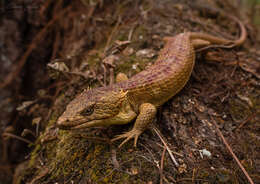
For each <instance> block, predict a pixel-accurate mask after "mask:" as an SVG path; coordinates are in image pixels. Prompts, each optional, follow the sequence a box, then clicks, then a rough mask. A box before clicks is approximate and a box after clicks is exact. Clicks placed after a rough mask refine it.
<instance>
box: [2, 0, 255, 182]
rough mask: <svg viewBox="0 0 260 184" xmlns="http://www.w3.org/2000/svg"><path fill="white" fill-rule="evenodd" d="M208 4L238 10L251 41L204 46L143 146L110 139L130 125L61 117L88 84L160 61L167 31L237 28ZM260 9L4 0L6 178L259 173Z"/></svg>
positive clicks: (237, 178) (222, 32)
mask: <svg viewBox="0 0 260 184" xmlns="http://www.w3.org/2000/svg"><path fill="white" fill-rule="evenodd" d="M201 6H203V7H209V8H211V9H212V8H218V9H221V10H223V11H225V12H227V13H228V14H230V15H233V16H235V17H237V18H239V19H240V20H241V21H242V22H243V23H244V24H245V26H246V29H247V32H248V36H247V40H246V41H245V43H244V44H243V45H242V46H240V47H236V48H232V49H223V48H211V49H206V50H203V51H200V52H197V53H196V65H195V68H194V71H193V73H192V76H191V78H190V80H189V82H188V83H187V85H186V86H185V87H184V89H183V90H182V91H181V92H179V93H178V94H177V95H176V96H175V97H173V98H172V99H171V100H169V101H168V102H167V103H165V104H164V105H163V106H162V107H161V108H160V109H159V112H158V114H157V118H156V121H155V122H154V125H153V128H151V129H148V130H147V131H145V132H144V133H143V134H142V135H141V136H140V138H139V141H138V144H137V148H134V147H133V141H129V142H128V143H127V144H125V145H124V146H123V147H122V148H121V149H118V148H117V146H118V145H119V144H120V142H119V141H118V142H113V143H111V141H110V139H112V138H114V137H115V136H116V135H118V134H120V133H122V132H125V131H127V130H129V129H131V127H132V126H133V123H130V124H128V125H122V126H121V125H120V126H111V127H103V128H91V129H86V130H78V131H66V130H60V129H58V128H57V127H56V124H55V123H56V121H57V118H58V117H59V116H60V115H61V113H62V112H63V111H64V109H65V107H66V105H67V104H68V103H69V102H70V101H71V100H72V99H73V98H74V97H75V96H76V95H77V94H78V93H80V92H81V91H83V90H84V89H86V88H95V87H99V86H106V85H109V84H110V83H111V82H112V81H113V78H114V77H115V76H116V74H117V73H119V72H123V73H125V74H127V76H128V77H131V76H133V75H134V74H136V73H138V72H140V71H142V70H143V69H145V68H146V67H149V66H150V65H151V64H153V63H154V62H155V61H156V58H157V56H158V53H159V50H160V49H161V48H162V47H163V46H164V42H163V37H165V36H174V35H177V34H179V33H182V32H185V31H194V32H198V31H200V32H206V33H209V34H212V35H215V36H218V37H224V38H227V39H236V38H237V37H239V28H238V26H237V25H236V24H235V23H234V22H233V21H231V20H230V19H228V18H227V17H225V16H222V15H221V14H216V13H215V12H214V11H213V12H211V11H210V10H205V9H203V8H200V7H201ZM259 12H260V2H259V1H258V0H252V1H249V0H248V1H246V0H244V1H241V0H227V1H221V0H194V1H189V0H143V1H138V0H118V1H116V0H112V1H111V0H90V1H88V0H75V1H68V0H57V1H51V0H46V1H42V0H41V1H32V0H14V1H12V2H9V1H5V0H3V1H1V2H0V13H1V18H0V51H1V52H0V60H1V65H0V66H1V67H0V89H1V90H0V108H1V113H0V135H1V139H0V183H13V184H22V183H30V184H38V183H43V184H45V183H46V184H47V183H82V184H83V183H147V184H148V183H149V184H152V183H155V184H156V183H181V184H182V183H183V184H185V183H196V184H200V183H201V184H206V183H234V184H237V183H242V184H243V183H250V179H251V180H252V182H254V183H260V174H259V173H260V153H259V152H260V120H259V119H260V116H259V115H260V32H259V31H260V13H259ZM156 130H158V131H159V135H161V136H162V140H161V138H160V136H159V135H158V133H156ZM222 136H223V137H222ZM165 144H166V145H167V147H166V146H165ZM231 152H232V153H234V155H235V156H234V155H232V154H231ZM236 158H237V160H238V161H236V160H235V159H236ZM174 159H176V162H175V161H174ZM239 164H241V166H239ZM241 168H244V171H243V170H242V169H241ZM252 182H251V183H252Z"/></svg>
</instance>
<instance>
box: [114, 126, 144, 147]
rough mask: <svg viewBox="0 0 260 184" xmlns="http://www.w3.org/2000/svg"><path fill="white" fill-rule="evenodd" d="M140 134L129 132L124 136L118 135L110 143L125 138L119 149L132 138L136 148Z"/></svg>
mask: <svg viewBox="0 0 260 184" xmlns="http://www.w3.org/2000/svg"><path fill="white" fill-rule="evenodd" d="M141 133H142V132H140V131H137V130H131V131H129V132H126V133H124V134H121V135H118V136H117V137H116V138H114V139H112V140H111V141H112V142H114V141H116V140H119V139H124V138H125V140H124V141H123V142H122V143H121V144H120V145H119V146H118V147H119V148H121V147H122V146H123V145H124V144H125V143H126V142H128V141H129V140H130V139H132V138H134V147H136V144H137V140H138V137H139V135H140V134H141Z"/></svg>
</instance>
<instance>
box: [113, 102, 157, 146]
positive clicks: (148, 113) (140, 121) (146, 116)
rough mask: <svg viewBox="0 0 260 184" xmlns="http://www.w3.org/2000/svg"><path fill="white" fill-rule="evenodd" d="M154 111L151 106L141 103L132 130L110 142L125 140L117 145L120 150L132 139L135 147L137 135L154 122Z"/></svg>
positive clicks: (153, 107)
mask: <svg viewBox="0 0 260 184" xmlns="http://www.w3.org/2000/svg"><path fill="white" fill-rule="evenodd" d="M156 111H157V110H156V107H155V106H154V105H153V104H150V103H143V104H142V105H140V107H139V115H138V116H137V118H136V121H135V124H134V127H133V129H132V130H130V131H129V132H126V133H124V134H121V135H119V136H117V137H116V138H114V139H112V142H113V141H116V140H118V139H123V138H125V140H124V141H123V142H122V143H121V144H120V145H119V148H120V147H122V146H123V145H124V144H125V143H126V142H128V141H129V140H130V139H132V138H134V147H136V144H137V140H138V137H139V135H141V134H142V132H143V131H144V130H145V129H146V128H147V126H148V125H149V124H150V123H151V122H152V121H153V120H154V118H155V116H156Z"/></svg>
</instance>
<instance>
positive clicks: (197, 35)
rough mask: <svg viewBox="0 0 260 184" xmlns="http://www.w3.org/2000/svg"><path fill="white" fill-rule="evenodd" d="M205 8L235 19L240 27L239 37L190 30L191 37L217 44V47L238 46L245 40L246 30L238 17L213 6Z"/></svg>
mask: <svg viewBox="0 0 260 184" xmlns="http://www.w3.org/2000/svg"><path fill="white" fill-rule="evenodd" d="M207 9H210V10H213V11H215V12H217V13H220V14H221V15H223V16H225V17H228V18H229V19H231V20H233V21H235V22H236V23H237V24H238V26H239V28H240V37H239V38H238V39H237V40H228V39H224V38H219V37H216V36H212V35H209V34H206V33H196V32H191V33H190V38H191V39H201V40H204V41H208V42H210V44H217V45H219V47H224V48H232V47H234V46H239V45H241V44H242V43H244V41H245V40H246V37H247V31H246V28H245V26H244V24H243V23H242V22H241V21H240V20H239V19H238V18H236V17H234V16H231V15H228V14H227V13H225V12H223V11H221V10H219V9H213V8H207Z"/></svg>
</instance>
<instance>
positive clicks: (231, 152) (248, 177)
mask: <svg viewBox="0 0 260 184" xmlns="http://www.w3.org/2000/svg"><path fill="white" fill-rule="evenodd" d="M210 118H211V121H212V122H213V124H214V126H215V127H216V130H217V133H218V135H219V136H220V138H221V139H222V141H223V143H224V144H225V146H226V148H227V150H228V151H229V152H230V154H231V155H232V157H233V158H234V159H235V161H236V163H237V164H238V166H239V167H240V169H241V170H242V171H243V173H244V175H245V176H246V178H247V179H248V181H249V183H250V184H254V182H253V180H252V179H251V177H250V176H249V174H248V173H247V171H246V170H245V168H244V167H243V165H242V164H241V163H240V161H239V160H238V158H237V156H236V155H235V153H234V152H233V151H232V149H231V147H230V146H229V144H228V143H227V141H226V139H225V138H224V136H223V134H222V133H221V131H220V130H219V128H218V125H217V123H216V121H215V120H214V119H213V117H212V116H210Z"/></svg>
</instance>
